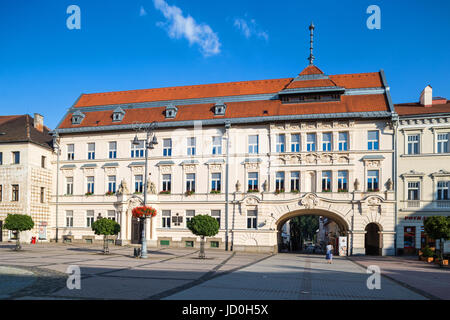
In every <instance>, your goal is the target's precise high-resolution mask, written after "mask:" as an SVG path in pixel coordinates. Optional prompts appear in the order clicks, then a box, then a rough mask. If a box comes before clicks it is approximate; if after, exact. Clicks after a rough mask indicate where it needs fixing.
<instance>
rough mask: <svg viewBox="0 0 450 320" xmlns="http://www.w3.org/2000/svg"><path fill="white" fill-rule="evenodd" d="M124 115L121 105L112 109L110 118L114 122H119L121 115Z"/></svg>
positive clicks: (121, 118)
mask: <svg viewBox="0 0 450 320" xmlns="http://www.w3.org/2000/svg"><path fill="white" fill-rule="evenodd" d="M124 116H125V111H123V109H122V108H121V107H118V108H116V109H115V110H114V112H113V114H112V120H113V121H114V122H120V121H122V120H123V117H124Z"/></svg>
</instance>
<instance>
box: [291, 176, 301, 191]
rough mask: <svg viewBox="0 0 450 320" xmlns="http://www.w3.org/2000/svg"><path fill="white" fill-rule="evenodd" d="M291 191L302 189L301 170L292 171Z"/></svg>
mask: <svg viewBox="0 0 450 320" xmlns="http://www.w3.org/2000/svg"><path fill="white" fill-rule="evenodd" d="M291 191H300V171H292V172H291Z"/></svg>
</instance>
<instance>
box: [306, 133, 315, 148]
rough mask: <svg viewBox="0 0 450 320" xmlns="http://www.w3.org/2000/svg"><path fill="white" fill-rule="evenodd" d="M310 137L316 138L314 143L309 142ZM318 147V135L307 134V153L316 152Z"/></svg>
mask: <svg viewBox="0 0 450 320" xmlns="http://www.w3.org/2000/svg"><path fill="white" fill-rule="evenodd" d="M308 137H314V141H308ZM316 145H317V134H315V133H307V134H306V151H308V152H313V151H316Z"/></svg>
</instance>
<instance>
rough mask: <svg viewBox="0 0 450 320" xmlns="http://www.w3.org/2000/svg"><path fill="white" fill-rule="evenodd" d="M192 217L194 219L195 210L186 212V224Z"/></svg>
mask: <svg viewBox="0 0 450 320" xmlns="http://www.w3.org/2000/svg"><path fill="white" fill-rule="evenodd" d="M193 217H195V210H186V223H188V222H189V221H191V219H192V218H193Z"/></svg>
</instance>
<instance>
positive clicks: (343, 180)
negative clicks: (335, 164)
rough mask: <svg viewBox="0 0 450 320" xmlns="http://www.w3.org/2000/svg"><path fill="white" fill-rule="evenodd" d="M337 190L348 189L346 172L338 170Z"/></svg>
mask: <svg viewBox="0 0 450 320" xmlns="http://www.w3.org/2000/svg"><path fill="white" fill-rule="evenodd" d="M338 191H340V192H343V191H348V172H347V171H338Z"/></svg>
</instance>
